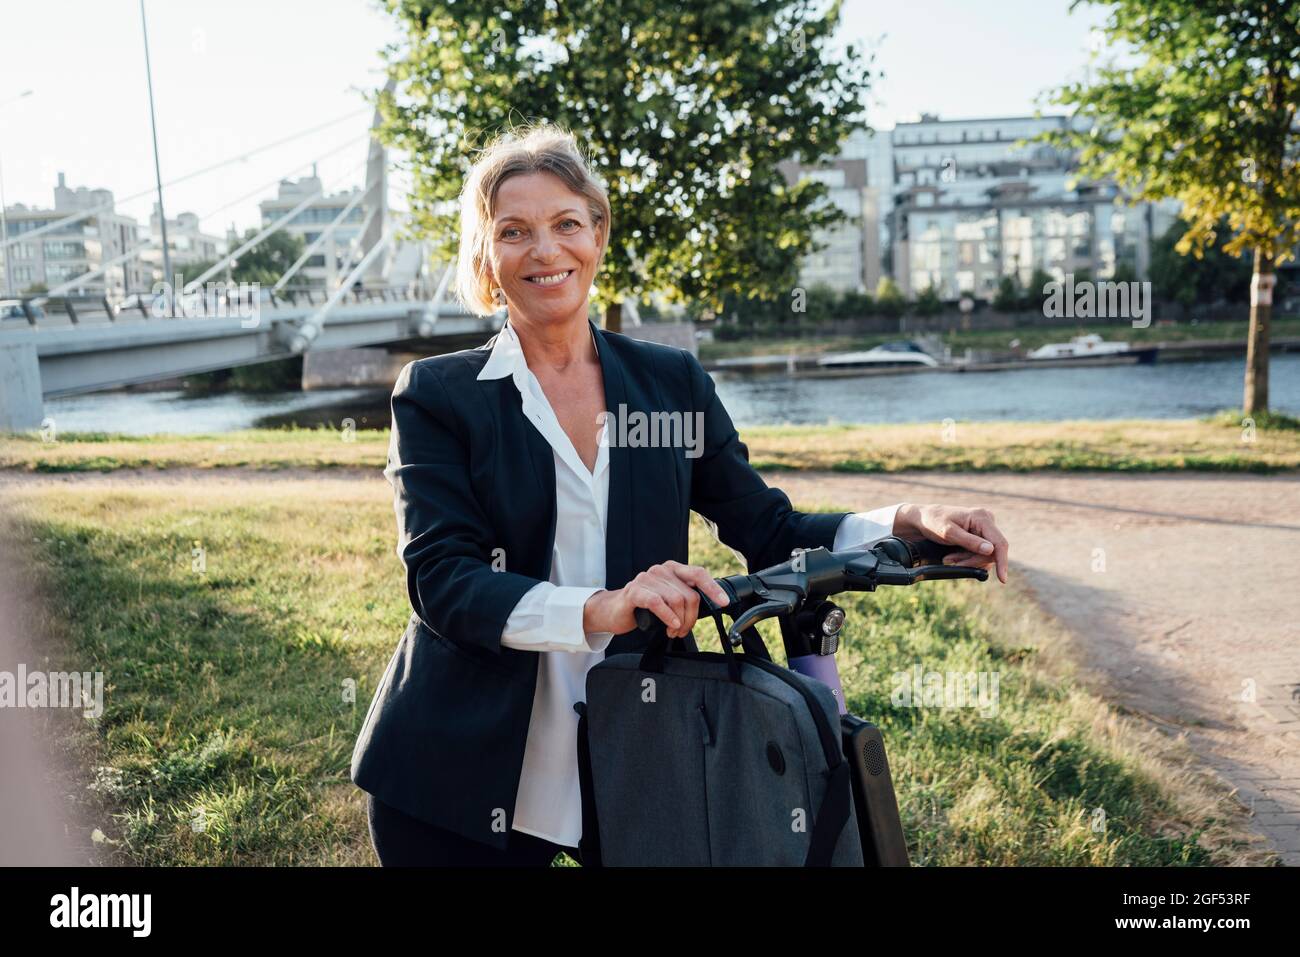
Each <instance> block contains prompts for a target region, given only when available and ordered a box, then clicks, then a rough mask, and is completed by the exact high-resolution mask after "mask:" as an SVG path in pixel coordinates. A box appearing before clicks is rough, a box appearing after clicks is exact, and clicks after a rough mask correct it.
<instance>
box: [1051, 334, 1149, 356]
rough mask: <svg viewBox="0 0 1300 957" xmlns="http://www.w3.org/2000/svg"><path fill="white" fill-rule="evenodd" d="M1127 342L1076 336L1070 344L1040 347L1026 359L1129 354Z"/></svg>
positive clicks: (1056, 343)
mask: <svg viewBox="0 0 1300 957" xmlns="http://www.w3.org/2000/svg"><path fill="white" fill-rule="evenodd" d="M1128 351H1129V344H1128V343H1127V342H1106V341H1105V340H1103V339H1102V338H1101V336H1099V335H1097V334H1096V333H1090V334H1088V335H1086V336H1075V337H1074V338H1073V339H1071V340H1070V341H1069V342H1049V343H1048V344H1047V345H1045V346H1039V347H1038V348H1037V349H1035V350H1034V351H1033V352H1031V353H1029V355H1028V356H1027V357H1026V358H1029V359H1086V358H1089V357H1091V356H1113V355H1116V354H1118V353H1121V352H1128Z"/></svg>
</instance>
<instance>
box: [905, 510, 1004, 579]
mask: <svg viewBox="0 0 1300 957" xmlns="http://www.w3.org/2000/svg"><path fill="white" fill-rule="evenodd" d="M894 534H895V535H898V536H899V537H902V538H928V539H930V540H931V541H933V542H940V543H941V544H944V545H957V546H959V547H960V548H961V549H962V551H957V552H953V553H952V554H950V555H945V556H944V559H943V563H944V564H945V565H968V566H971V567H973V568H985V567H987V566H989V565H996V566H997V573H998V581H1000V582H1002V584H1004V585H1005V584H1006V583H1007V549H1008V547H1009V546H1008V544H1007V540H1006V537H1005V536H1004V535H1003V534H1002V532H1000V531H999V530H998V526H997V524H996V523H995V522H994V521H993V513H992V512H990V511H989V510H988V509H986V508H963V507H961V506H957V505H911V504H907V505H903V506H902V507H900V508H899V509H898V512H897V514H896V515H895V517H894Z"/></svg>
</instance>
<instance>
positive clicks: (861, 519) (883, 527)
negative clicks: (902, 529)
mask: <svg viewBox="0 0 1300 957" xmlns="http://www.w3.org/2000/svg"><path fill="white" fill-rule="evenodd" d="M902 507H903V503H902V502H899V503H898V504H897V505H886V506H884V507H882V508H876V509H872V510H871V511H870V512H850V513H849V514H848V515H845V516H844V521H842V522H840V524H839V527H838V528H836V529H835V545H834V547H833V548H832V549H831V551H835V552H842V551H847V550H849V549H859V548H868V547H870V546H871V545H873V544H875V543H876V542H878V541H880V540H881V539H882V538H889V537H890V536H891V535H893V534H894V515H895V514H896V513H897V512H898V510H899V509H900V508H902Z"/></svg>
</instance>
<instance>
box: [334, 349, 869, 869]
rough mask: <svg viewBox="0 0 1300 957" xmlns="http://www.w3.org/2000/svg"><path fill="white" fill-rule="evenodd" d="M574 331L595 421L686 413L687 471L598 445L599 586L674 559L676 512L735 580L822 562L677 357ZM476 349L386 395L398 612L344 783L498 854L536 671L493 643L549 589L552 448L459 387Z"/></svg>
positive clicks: (419, 369)
mask: <svg viewBox="0 0 1300 957" xmlns="http://www.w3.org/2000/svg"><path fill="white" fill-rule="evenodd" d="M592 328H593V330H594V332H595V338H596V344H597V345H596V349H597V352H598V353H599V355H600V365H601V370H602V372H603V374H604V380H605V407H606V408H607V409H608V410H610V411H611V413H612V414H615V415H617V414H618V413H619V410H620V407H625V409H626V411H627V412H633V411H640V412H645V413H651V412H674V411H675V412H683V413H694V412H695V411H697V410H698V411H701V412H703V413H704V415H703V449H702V454H700V455H698V456H697V457H693V456H694V452H695V449H693V448H690V449H688V448H682V447H678V448H671V447H655V446H653V445H650V446H639V447H634V448H629V447H624V446H620V445H618V444H617V440H614V441H611V444H610V448H609V508H608V528H607V532H606V554H605V569H606V573H605V587H606V588H609V589H611V590H612V589H616V588H621V587H622V586H623V585H625V584H627V582H629V581H630V580H631V579H632V578H634V577H635V576H636V575H637V574H638V573H639V572H642V571H644V570H645V569H647V568H649V567H650V566H651V565H655V564H658V563H660V562H665V561H668V560H669V559H675V560H677V561H679V562H687V561H688V560H689V556H688V553H687V532H688V526H689V519H690V512H691V510H694V511H696V512H698V513H700V515H702V516H703V517H704V518H705V519H707V520H708V521H709V522H710V523H711V524H712V525H713V526H714V527H715V530H716V533H717V535H718V538H719V539H720V540H721V541H722V542H723V543H725V544H727V545H729V546H731V547H732V548H733V549H735V550H736V551H738V552H740V553H741V554H742V555H743V556H744V557H745V559H746V561H747V562H748V565H749V570H750V571H756V570H758V569H760V568H766V567H768V566H770V565H774V564H777V563H778V562H782V561H785V560H786V559H788V558H789V557H790V553H791V551H792V550H793V549H795V548H797V547H802V548H814V547H816V546H819V545H825V546H827V547H830V545H831V544H832V542H833V541H834V538H835V530H836V528H837V526H838V525H839V523H840V521H841V520H842V519H843V518H844V515H845V514H846V513H844V512H836V513H815V514H805V513H802V512H797V511H794V510H793V509H792V508H791V506H790V500H789V498H788V497H787V496H786V495H785V493H784V492H782V491H780V490H779V489H775V488H768V487H767V485H766V484H765V483H764V481H763V480H762V478H761V477H760V476H759V474H758V473H757V472H755V471H754V469H753V468H752V467H751V466H750V464H749V452H748V449H746V447H745V445H744V443H742V442H741V441H740V437H739V436H738V435H737V433H736V430H735V428H734V427H733V425H732V422H731V418H730V416H728V415H727V411H726V410H725V409H724V408H723V407H722V403H721V402H720V401H719V400H718V397H717V395H716V393H715V390H714V385H713V380H712V379H711V378H710V377H709V374H708V373H707V372H705V371H704V368H703V367H702V366H701V365H700V363H699V361H698V360H697V359H696V358H695V357H694V356H693V355H691V354H690V353H689V352H687V351H685V350H683V349H677V348H673V347H670V346H665V345H659V344H656V343H650V342H644V341H640V340H637V339H632V338H629V337H627V336H623V335H619V334H617V333H610V332H605V331H604V330H601V329H599V328H597V327H595V326H594V325H593V327H592ZM494 343H495V338H494V339H492V340H490V341H489V342H487V343H486V344H485V345H483V346H481V347H479V348H477V349H468V350H464V351H461V352H454V353H451V354H449V355H441V356H430V357H428V358H425V359H420V360H418V361H415V362H412V363H410V364H408V365H407V366H406V367H405V368H403V369H402V371H401V373H400V375H399V376H398V379H397V384H396V386H395V387H394V389H393V399H392V412H393V424H392V434H391V444H390V446H389V452H388V467H387V469H386V470H385V475H386V476H387V477H388V479H389V481H390V482H391V483H392V485H393V489H394V497H395V507H396V511H397V530H398V553H399V554H400V556H401V558H402V562H403V564H404V566H405V568H406V585H407V591H408V593H409V595H410V599H411V607H412V608H413V609H414V611H413V613H412V614H411V617H410V621H409V622H408V624H407V627H406V630H405V632H404V633H403V635H402V637H401V641H400V642H399V643H398V646H397V651H396V653H395V654H394V655H393V657H392V659H391V660H390V661H389V663H388V667H387V669H386V670H385V672H384V674H383V677H382V678H381V679H380V681H379V685H378V687H377V688H376V690H375V696H374V699H373V700H372V701H371V703H370V709H369V711H368V712H367V713H366V717H365V721H364V723H363V724H362V727H361V731H360V732H359V734H358V736H357V741H356V746H355V749H354V750H353V754H352V767H351V776H352V780H353V782H354V783H355V784H356V785H357V786H358V787H360V788H362V789H363V790H365V791H368V792H370V793H371V794H373V795H374V796H375V797H377V798H379V799H380V800H381V801H383V802H385V803H387V804H390V805H392V806H393V807H396V808H398V809H400V810H402V811H405V812H406V813H407V814H409V815H411V816H413V817H416V818H419V819H421V820H423V821H426V822H428V823H429V824H433V825H435V826H438V827H443V828H447V829H450V830H452V831H455V832H456V833H458V834H461V835H463V836H465V837H468V838H471V839H474V840H478V841H482V842H484V843H486V844H489V845H492V846H494V847H496V848H499V849H501V848H505V846H506V842H507V840H508V838H509V835H510V823H511V818H512V815H513V813H514V805H515V796H516V794H517V791H518V786H519V776H520V772H521V770H522V766H523V759H524V745H525V743H526V741H527V737H528V724H529V720H530V717H531V714H532V705H533V693H534V687H535V684H536V680H537V663H538V657H537V656H538V653H537V652H533V651H522V650H519V649H515V648H509V647H503V646H502V645H501V631H502V629H503V628H504V627H505V623H506V619H507V618H508V617H509V616H510V613H511V611H513V610H514V607H515V604H516V603H517V602H518V601H519V599H520V598H521V597H523V595H524V593H525V592H527V591H528V590H529V589H530V588H532V587H533V586H534V585H536V584H537V583H538V582H539V581H546V580H547V579H548V578H549V577H550V573H551V552H552V549H553V547H554V542H555V512H556V501H555V463H554V458H553V452H552V449H551V447H550V445H549V444H547V441H546V439H545V438H544V437H543V436H542V435H541V433H540V432H538V431H537V429H536V428H535V427H534V426H533V424H532V423H531V422H529V421H528V420H527V419H526V417H525V416H524V414H523V412H522V409H521V403H520V397H519V392H518V390H517V389H516V387H515V384H514V382H513V380H512V379H511V378H510V377H508V376H507V377H504V378H500V379H492V380H484V381H479V380H478V379H477V376H478V373H479V371H480V370H481V369H482V368H483V364H484V363H485V362H486V361H487V358H488V356H489V355H490V354H491V350H492V346H493V344H494ZM692 421H698V420H695V419H693V420H692ZM614 424H615V423H614V422H611V423H610V430H611V435H613V434H614ZM697 441H698V440H697ZM688 452H690V453H691V455H688V454H687V453H688ZM496 549H502V550H503V551H500V552H497V551H495V550H496ZM494 557H495V558H496V559H497V561H496V562H495V565H496V568H494V567H493V565H494V561H493V560H494ZM501 558H504V566H505V567H504V568H502V567H501V565H502V562H501ZM687 641H688V647H691V648H694V647H695V646H694V642H693V641H691V640H690V639H689V638H688V640H687ZM646 643H647V642H646V638H645V637H644V635H642V634H641V633H640V632H636V631H633V632H628V633H625V634H621V635H616V636H615V637H614V639H613V640H612V641H611V642H610V644H609V646H608V648H607V649H606V651H605V654H606V655H613V654H619V653H620V652H630V651H641V650H643V649H644V648H645V646H646ZM575 720H576V719H575ZM575 746H576V743H575Z"/></svg>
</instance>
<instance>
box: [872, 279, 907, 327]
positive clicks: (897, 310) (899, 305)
mask: <svg viewBox="0 0 1300 957" xmlns="http://www.w3.org/2000/svg"><path fill="white" fill-rule="evenodd" d="M906 308H907V300H906V299H904V298H903V290H901V289H899V288H898V283H896V282H894V280H892V279H890V278H889V277H888V276H881V277H880V282H878V283H876V311H877V312H879V313H880V314H881V315H882V316H885V317H887V318H890V319H897V318H898V317H899V316H901V315H902V314H903V311H904V310H905V309H906Z"/></svg>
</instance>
